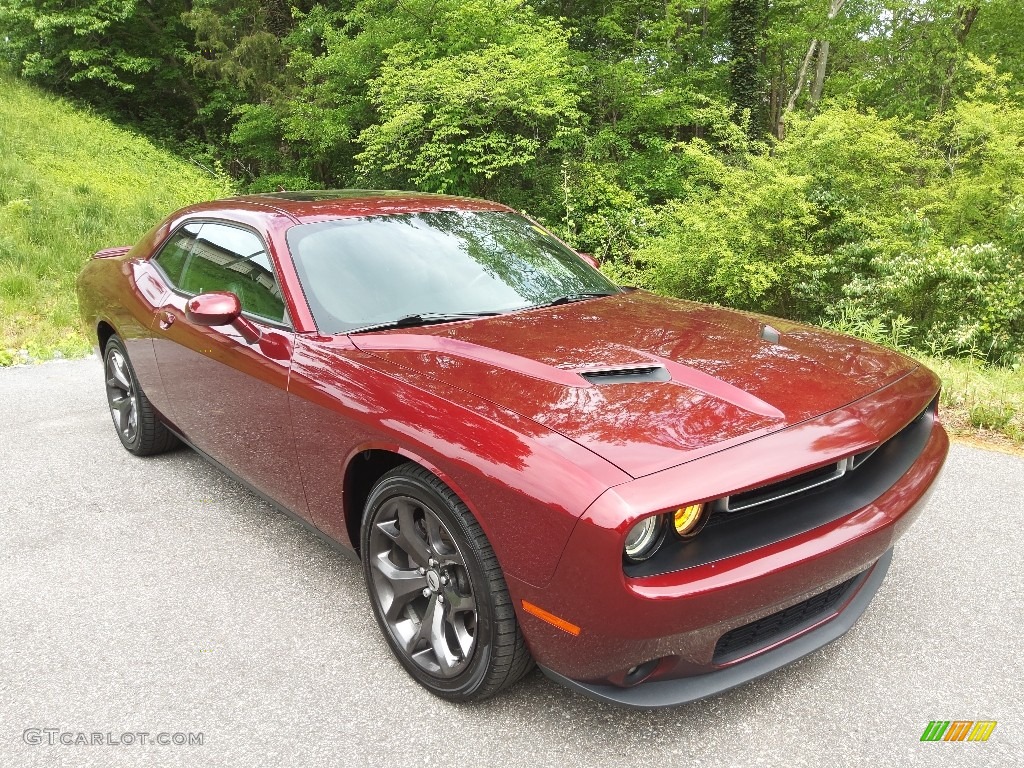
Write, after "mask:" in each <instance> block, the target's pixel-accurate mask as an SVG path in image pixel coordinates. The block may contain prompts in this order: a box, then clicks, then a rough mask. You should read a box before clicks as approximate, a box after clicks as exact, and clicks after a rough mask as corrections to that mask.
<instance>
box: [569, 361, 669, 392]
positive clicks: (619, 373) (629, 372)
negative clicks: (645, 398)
mask: <svg viewBox="0 0 1024 768" xmlns="http://www.w3.org/2000/svg"><path fill="white" fill-rule="evenodd" d="M579 374H580V376H582V377H583V378H584V379H586V380H587V381H589V382H590V383H591V384H596V385H597V386H599V387H601V386H604V385H606V384H639V383H641V382H646V381H668V380H670V379H671V378H672V377H671V376H670V375H669V372H668V371H667V370H666V369H665V367H664V366H662V365H634V366H629V367H627V368H605V369H603V370H599V371H579Z"/></svg>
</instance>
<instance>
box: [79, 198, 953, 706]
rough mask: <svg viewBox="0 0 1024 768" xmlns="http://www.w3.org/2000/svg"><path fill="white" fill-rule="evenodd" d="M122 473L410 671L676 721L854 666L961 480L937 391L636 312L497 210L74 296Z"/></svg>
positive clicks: (377, 214)
mask: <svg viewBox="0 0 1024 768" xmlns="http://www.w3.org/2000/svg"><path fill="white" fill-rule="evenodd" d="M78 296H79V302H80V306H81V311H82V315H83V317H84V320H85V323H86V324H87V326H88V328H89V332H90V334H91V335H92V337H93V339H94V340H95V343H96V345H97V348H98V351H99V355H100V357H101V359H102V361H103V371H104V381H105V386H106V393H107V401H108V403H109V406H110V414H111V417H112V418H113V422H114V427H115V428H116V431H117V436H118V437H119V438H120V440H121V443H122V445H123V446H124V447H125V448H126V449H127V450H128V451H130V452H132V453H133V454H136V455H138V456H145V455H150V454H155V453H159V452H161V451H166V450H169V449H171V448H173V447H174V446H175V445H177V444H178V442H179V441H183V442H185V443H187V444H188V445H190V446H192V447H193V448H194V449H195V450H196V451H198V452H199V453H201V454H202V455H204V456H205V457H206V458H207V459H209V460H210V461H212V462H214V463H215V464H216V465H217V466H219V467H220V468H221V469H223V470H224V471H225V472H227V473H228V474H230V475H231V476H232V477H234V478H236V479H238V480H239V481H241V482H242V483H244V484H245V485H247V486H248V487H250V488H251V489H253V490H254V491H255V492H256V493H258V494H259V495H260V496H261V497H263V498H264V499H266V500H267V501H268V502H270V503H271V504H273V505H274V506H275V507H277V508H279V509H282V510H284V511H286V512H288V513H290V514H292V515H294V516H296V517H298V518H299V519H301V520H302V521H304V522H305V523H306V524H307V525H309V526H310V527H312V528H313V529H314V530H316V531H318V532H319V533H320V534H322V535H323V536H325V537H327V538H328V539H329V540H331V541H332V542H334V543H335V544H337V545H338V546H339V548H341V549H342V551H344V552H346V553H347V554H350V555H352V556H354V557H356V558H358V559H359V560H360V561H361V563H362V570H363V575H364V577H365V581H366V586H367V590H368V593H369V597H370V603H371V605H372V607H373V611H374V613H375V615H376V618H377V621H378V623H379V624H380V628H381V632H382V633H383V635H384V638H385V639H386V641H387V643H388V644H389V645H390V646H391V649H392V650H393V652H394V654H395V656H396V657H397V658H398V660H399V661H400V662H401V664H402V665H403V666H404V667H405V669H406V670H407V671H408V672H409V674H411V675H412V676H413V677H414V678H415V679H416V680H417V681H418V682H419V683H421V684H422V685H423V686H425V687H426V688H427V689H428V690H430V691H432V692H433V693H435V694H437V695H438V696H442V697H445V698H448V699H452V700H461V701H466V700H478V699H482V698H484V697H487V696H490V695H492V694H494V693H496V692H498V691H500V690H502V689H504V688H506V687H508V686H510V685H512V684H513V683H514V682H515V681H516V680H518V679H519V678H521V677H522V676H523V675H524V674H525V673H526V672H527V671H528V670H529V669H530V668H531V667H532V665H533V664H534V663H536V664H537V665H538V666H540V668H541V669H542V670H543V671H544V673H545V674H547V675H548V676H550V677H551V678H553V679H555V680H557V681H559V682H561V683H563V684H565V685H567V686H570V687H572V688H574V689H576V690H578V691H581V692H583V693H585V694H587V695H589V696H592V697H595V698H598V699H602V700H606V701H612V702H616V703H619V704H623V705H626V706H633V707H643V708H648V707H658V706H666V705H673V704H680V703H683V702H687V701H692V700H694V699H697V698H700V697H704V696H709V695H712V694H715V693H718V692H721V691H723V690H725V689H727V688H731V687H733V686H735V685H739V684H741V683H743V682H745V681H748V680H751V679H753V678H755V677H758V676H760V675H763V674H765V673H767V672H770V671H771V670H774V669H777V668H778V667H780V666H782V665H785V664H788V663H790V662H792V661H793V660H795V659H797V658H799V657H801V656H803V655H805V654H807V653H810V652H811V651H813V650H815V649H817V648H820V647H821V646H823V645H825V644H826V643H828V642H830V641H831V640H834V639H836V638H837V637H839V636H840V635H842V634H843V633H844V632H845V631H846V630H847V629H849V628H850V626H852V624H853V623H854V622H855V621H856V620H857V618H858V617H859V616H860V615H861V614H862V613H863V612H864V610H865V609H866V607H867V605H868V603H869V602H870V601H871V599H872V597H873V596H874V595H875V593H876V592H877V590H878V588H879V586H880V585H881V583H882V580H883V578H884V577H885V573H886V570H887V568H888V566H889V561H890V559H891V557H892V550H893V544H894V542H895V541H896V540H897V539H898V538H899V537H900V536H901V535H902V534H903V533H904V532H905V531H906V530H907V528H908V527H909V526H910V525H911V523H912V522H913V521H914V519H915V518H916V517H917V515H918V514H919V512H920V511H921V509H922V508H923V506H924V504H925V500H926V498H927V496H928V492H929V489H930V488H931V487H932V485H933V482H934V481H935V479H936V476H937V475H938V473H939V471H940V469H941V467H942V464H943V461H944V460H945V457H946V453H947V450H948V445H949V443H948V439H947V437H946V433H945V431H944V430H943V428H942V426H941V425H940V423H939V421H938V417H937V403H938V392H939V382H938V380H937V379H936V377H935V375H934V374H932V373H931V372H930V371H928V370H926V369H925V368H923V367H921V366H920V365H918V364H917V363H916V362H914V361H913V360H911V359H909V358H907V357H904V356H903V355H900V354H898V353H896V352H893V351H890V350H887V349H883V348H880V347H876V346H872V345H870V344H867V343H864V342H861V341H858V340H855V339H853V338H849V337H847V336H842V335H838V334H835V333H829V332H826V331H822V330H819V329H816V328H811V327H808V326H805V325H800V324H797V323H792V322H788V321H784V320H778V319H774V318H769V317H762V316H759V315H755V314H749V313H745V312H736V311H732V310H728V309H722V308H719V307H712V306H707V305H703V304H697V303H694V302H689V301H679V300H675V299H668V298H662V297H660V296H656V295H654V294H651V293H647V292H645V291H640V290H633V289H628V288H621V287H619V286H616V285H615V284H613V283H612V282H611V281H609V280H608V279H607V278H606V277H605V276H603V275H602V274H601V272H599V271H598V270H597V269H596V268H595V263H594V260H593V258H591V257H589V256H587V255H585V254H579V253H576V252H575V251H572V250H570V249H569V248H568V247H567V246H566V245H565V244H564V243H562V242H561V241H560V240H558V239H557V238H556V237H555V236H553V235H552V234H550V233H549V232H547V231H546V230H544V229H543V228H542V227H540V226H538V225H537V224H536V223H534V222H532V221H530V220H529V219H527V218H525V217H524V216H522V215H520V214H518V213H516V212H514V211H512V210H510V209H509V208H507V207H505V206H502V205H498V204H495V203H490V202H486V201H482V200H471V199H465V198H456V197H446V196H438V195H421V194H413V193H406V192H362V191H326V192H301V193H291V192H289V193H279V194H269V195H253V196H247V197H237V198H234V199H230V200H222V201H218V202H212V203H205V204H202V205H196V206H193V207H191V208H186V209H184V210H181V211H178V212H177V213H174V214H173V215H171V216H170V217H168V218H167V219H166V220H165V221H163V222H162V223H160V224H159V225H158V226H156V227H155V228H154V229H153V230H152V231H150V232H149V233H148V234H147V235H145V237H143V239H142V240H141V242H139V243H138V244H137V245H135V246H134V247H120V248H111V249H108V250H105V251H100V252H99V253H97V254H95V255H94V256H93V257H92V259H90V260H89V261H88V263H87V264H86V266H85V268H84V269H83V270H82V273H81V276H80V277H79V280H78Z"/></svg>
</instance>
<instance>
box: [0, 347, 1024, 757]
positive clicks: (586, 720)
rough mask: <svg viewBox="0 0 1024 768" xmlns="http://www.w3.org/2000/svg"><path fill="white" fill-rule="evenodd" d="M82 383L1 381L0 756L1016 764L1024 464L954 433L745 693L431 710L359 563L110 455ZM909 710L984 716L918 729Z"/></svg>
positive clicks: (68, 374)
mask: <svg viewBox="0 0 1024 768" xmlns="http://www.w3.org/2000/svg"><path fill="white" fill-rule="evenodd" d="M101 378H102V371H101V367H100V364H99V362H98V361H96V360H95V359H90V360H77V361H61V362H54V363H48V364H45V365H37V366H28V367H20V368H12V369H0V766H3V767H4V768H7V767H8V766H58V765H66V766H103V767H106V766H120V765H139V766H163V765H174V766H177V765H180V766H207V765H209V766H275V765H282V766H304V765H325V766H327V765H345V766H363V765H366V766H377V765H401V766H418V765H423V766H501V767H502V768H510V767H512V766H535V765H538V766H540V765H544V766H547V765H550V766H577V765H579V766H620V765H630V764H632V765H679V766H683V765H687V766H688V765H697V766H775V765H779V766H783V765H784V766H787V767H788V766H819V765H822V766H826V765H827V766H836V767H839V766H891V765H936V766H940V765H941V766H951V765H964V766H980V765H991V766H1012V765H1024V705H1022V703H1021V691H1022V689H1024V662H1022V659H1024V525H1022V519H1024V512H1022V497H1024V459H1021V458H1018V457H1014V456H1007V455H1003V454H1000V453H995V452H989V451H983V450H978V449H974V448H968V447H965V446H960V445H955V446H954V447H953V449H952V453H951V454H950V458H949V462H948V464H947V466H946V470H945V472H944V474H943V476H942V478H941V479H940V481H939V487H938V489H937V491H936V493H935V494H934V495H933V497H932V500H931V502H930V504H929V507H928V509H926V510H925V512H924V514H923V515H922V517H921V519H920V520H919V521H918V522H917V524H916V525H915V526H914V527H913V528H912V529H911V531H910V532H909V533H908V534H907V536H906V537H904V539H903V540H902V541H901V542H900V544H899V545H898V546H897V548H896V557H895V559H894V561H893V565H892V568H891V570H890V572H889V575H888V577H887V579H886V582H885V584H884V585H883V586H882V589H881V591H880V592H879V594H878V596H877V598H876V599H875V601H874V603H873V604H872V605H871V607H870V608H869V609H868V611H867V613H866V614H865V615H864V616H863V617H862V619H861V620H860V622H858V624H857V625H856V626H854V628H853V629H852V630H851V631H850V632H849V633H848V634H847V635H845V636H844V637H843V638H842V639H840V640H839V641H837V642H835V643H833V644H832V645H830V646H828V647H827V648H825V649H823V650H822V651H819V652H817V653H815V654H813V655H811V656H810V657H808V658H806V659H804V660H802V661H800V662H798V663H797V664H795V665H793V666H790V667H788V668H786V669H783V670H780V671H778V672H776V673H774V674H772V675H770V676H768V677H765V678H762V679H760V680H758V681H755V682H754V683H752V684H749V685H746V686H744V687H741V688H738V689H735V690H733V691H731V692H728V693H726V694H724V695H722V696H719V697H718V698H714V699H711V700H707V701H702V702H697V703H695V704H691V705H687V706H682V707H678V708H674V709H669V710H659V711H654V712H636V711H627V710H622V709H617V708H615V707H612V706H609V705H604V704H599V703H596V702H594V701H591V700H589V699H587V698H584V697H583V696H580V695H578V694H576V693H573V692H571V691H569V690H566V689H564V688H561V687H559V686H557V685H556V684H554V683H552V682H550V681H548V680H547V679H546V678H544V677H543V676H542V675H541V674H540V673H539V672H534V673H533V674H531V675H530V676H529V677H528V678H527V679H526V680H524V681H523V682H521V683H520V684H519V685H518V686H516V687H515V688H514V689H513V690H512V691H511V692H509V693H507V694H505V695H502V696H500V697H498V698H495V699H492V700H490V701H488V702H485V703H483V704H479V705H474V706H469V705H452V704H448V703H446V702H444V701H441V700H439V699H436V698H434V697H433V696H431V695H430V694H429V693H427V692H426V691H424V690H422V689H421V688H419V687H418V686H417V685H416V684H415V683H413V681H412V680H411V679H410V678H409V677H408V676H407V675H406V673H405V672H404V671H403V669H402V668H401V667H400V666H399V664H398V663H397V662H396V661H395V660H393V659H392V657H391V655H390V652H389V651H388V648H387V646H386V645H385V643H384V641H383V639H382V638H381V637H380V635H379V632H378V629H377V626H376V624H375V623H374V620H373V617H372V616H371V613H370V608H369V604H368V601H367V597H366V593H365V590H364V587H363V583H362V576H361V573H360V570H359V567H358V565H357V564H356V563H354V562H352V561H351V560H348V559H347V558H345V557H343V556H342V555H341V554H339V553H338V552H336V551H335V550H333V549H331V548H330V547H328V546H326V545H325V544H324V543H323V542H322V541H321V540H319V539H318V538H317V537H316V536H315V535H313V534H311V533H310V532H308V531H307V530H305V529H304V528H303V527H302V526H300V525H299V524H298V523H296V522H294V521H293V520H292V519H290V518H288V517H287V516H285V515H283V514H280V513H278V512H276V511H274V510H272V509H271V508H270V507H268V506H267V505H266V504H265V503H264V502H262V501H261V500H259V499H258V498H256V497H255V496H253V495H252V494H250V493H249V492H247V491H246V490H244V489H243V488H242V487H240V486H239V485H237V484H236V483H234V482H233V481H231V480H230V479H228V478H227V477H225V476H224V475H223V474H221V473H220V472H218V471H217V470H216V469H214V468H212V467H211V466H210V465H208V464H207V463H206V462H204V461H203V460H202V459H201V458H199V457H198V456H197V455H196V454H195V453H193V452H192V451H190V450H187V449H182V450H179V451H176V452H174V453H171V454H167V455H164V456H160V457H154V458H149V459H139V458H135V457H133V456H131V455H129V454H128V453H127V452H126V451H124V450H123V449H122V448H121V446H120V444H119V443H118V440H117V437H116V435H115V434H114V430H113V427H112V425H111V423H110V418H109V416H108V414H107V410H106V403H105V400H104V395H103V387H102V383H101ZM931 720H995V721H997V722H998V725H997V726H996V729H995V731H994V732H993V733H992V735H991V737H990V739H989V740H988V741H987V742H959V743H950V742H939V743H922V742H921V741H920V737H921V734H922V732H923V731H924V729H925V727H926V726H927V724H928V722H929V721H931ZM94 733H96V734H101V736H100V737H98V739H99V741H101V742H119V743H88V742H90V740H92V739H93V738H94V737H93V736H92V734H94ZM142 733H145V734H147V736H145V737H143V736H139V735H138V734H142ZM66 734H70V735H66ZM80 734H81V735H80ZM108 734H109V735H108ZM161 734H166V735H164V736H161ZM189 734H192V741H193V742H195V741H197V740H198V739H199V738H200V737H199V736H197V734H202V736H201V739H202V744H197V743H192V744H191V745H190V744H188V743H185V744H175V743H173V742H174V741H182V740H185V741H187V740H188V738H189ZM158 737H160V738H163V739H164V740H166V741H171V743H168V744H156V743H152V742H153V741H155V740H156V739H157V738H158ZM62 739H63V740H64V741H67V742H71V743H67V744H64V743H61V741H62ZM143 740H145V742H146V743H141V742H142V741H143ZM49 741H53V742H54V743H52V744H50V743H48V742H49ZM82 741H85V742H87V743H84V744H83V743H81V742H82ZM126 742H131V743H126Z"/></svg>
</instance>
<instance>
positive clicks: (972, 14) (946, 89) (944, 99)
mask: <svg viewBox="0 0 1024 768" xmlns="http://www.w3.org/2000/svg"><path fill="white" fill-rule="evenodd" d="M979 10H980V8H979V7H978V6H973V5H970V6H968V5H961V6H959V7H958V8H957V9H956V21H955V23H954V25H953V37H954V39H955V40H956V49H955V50H954V51H953V53H952V54H951V55H950V57H949V63H948V64H947V65H946V76H945V78H943V80H942V89H941V90H940V91H939V114H940V115H941V114H942V113H943V112H945V111H946V105H947V104H948V103H949V100H950V98H952V95H953V86H954V83H953V80H954V78H955V77H956V67H957V64H958V63H959V60H960V53H961V51H962V49H963V47H964V43H965V42H967V35H968V34H969V33H970V31H971V26H972V25H973V24H974V20H975V19H976V18H977V17H978V11H979Z"/></svg>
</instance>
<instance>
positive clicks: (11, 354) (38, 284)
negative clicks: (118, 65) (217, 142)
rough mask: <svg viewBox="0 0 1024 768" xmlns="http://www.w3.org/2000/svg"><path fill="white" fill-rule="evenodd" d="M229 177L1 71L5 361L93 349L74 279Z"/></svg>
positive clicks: (222, 188)
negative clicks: (93, 260)
mask: <svg viewBox="0 0 1024 768" xmlns="http://www.w3.org/2000/svg"><path fill="white" fill-rule="evenodd" d="M229 191H230V190H229V188H228V185H227V183H226V182H225V181H224V180H222V179H218V178H215V177H213V176H212V175H210V174H209V173H206V172H205V171H202V170H201V169H199V168H197V167H195V166H193V165H191V164H189V163H187V162H184V161H182V160H179V159H177V158H175V157H173V156H172V155H170V154H168V153H166V152H163V151H161V150H159V149H157V148H156V147H154V146H153V145H152V144H151V143H149V142H148V141H146V140H145V139H143V138H141V137H139V136H136V135H135V134H132V133H130V132H128V131H124V130H122V129H120V128H117V127H116V126H114V125H112V124H111V123H110V122H108V121H106V120H103V119H100V118H98V117H95V116H93V115H90V114H88V113H85V112H83V111H81V110H80V109H76V108H75V107H73V106H71V105H70V104H68V103H66V102H64V101H61V100H59V99H55V98H52V97H49V96H46V95H44V94H42V93H40V92H39V91H38V90H36V89H34V88H31V87H29V86H27V85H25V84H24V83H22V82H20V81H18V80H16V79H15V78H12V77H11V76H9V75H8V74H6V73H3V72H0V365H4V364H8V365H9V364H11V363H12V362H17V361H19V360H22V359H26V357H28V358H29V359H47V358H50V357H53V356H54V355H55V354H62V355H64V356H72V355H78V354H81V353H83V352H84V351H86V350H87V349H88V342H87V340H86V339H85V336H84V334H83V332H82V329H81V328H80V322H79V319H78V309H77V305H76V302H75V293H74V282H75V277H76V275H77V274H78V270H79V269H80V268H81V266H82V264H83V263H84V261H85V260H86V259H87V258H88V257H89V255H90V254H91V253H92V252H94V251H97V250H99V249H100V248H105V247H108V246H112V245H122V244H128V243H133V242H135V241H136V240H137V239H138V238H139V236H140V235H142V234H143V233H144V232H145V231H146V230H147V229H149V228H150V227H151V226H153V224H155V223H156V222H157V221H158V220H160V219H161V218H162V217H163V216H165V215H166V214H168V213H170V212H171V211H172V210H174V209H176V208H179V207H181V206H182V205H186V204H188V203H191V202H196V201H199V200H204V199H209V198H213V197H221V196H223V195H225V194H227V193H229Z"/></svg>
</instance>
